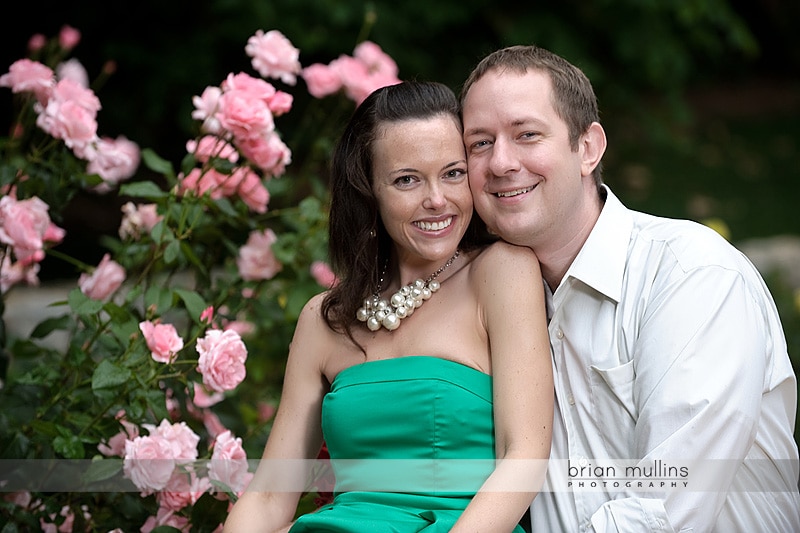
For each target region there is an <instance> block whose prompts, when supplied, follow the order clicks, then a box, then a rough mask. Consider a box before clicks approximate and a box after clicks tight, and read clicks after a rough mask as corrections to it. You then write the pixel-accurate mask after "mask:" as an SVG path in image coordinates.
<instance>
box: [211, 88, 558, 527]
mask: <svg viewBox="0 0 800 533" xmlns="http://www.w3.org/2000/svg"><path fill="white" fill-rule="evenodd" d="M332 169H333V172H332V203H331V212H330V252H331V259H332V264H333V268H334V271H335V272H336V273H337V275H338V276H339V279H340V282H339V284H338V285H337V286H336V287H334V288H333V289H331V290H330V291H328V292H326V293H323V294H320V295H318V296H316V297H314V298H312V299H311V300H310V301H309V302H308V304H307V305H306V306H305V308H304V309H303V312H302V313H301V315H300V318H299V320H298V323H297V329H296V331H295V336H294V340H293V341H292V345H291V348H290V351H289V357H288V361H287V366H286V375H285V380H284V385H283V394H282V396H281V400H280V405H279V408H278V413H277V415H276V418H275V422H274V425H273V428H272V431H271V433H270V436H269V440H268V442H267V445H266V447H265V450H264V455H263V460H262V461H261V463H260V465H259V468H258V470H257V471H256V474H255V476H254V479H253V481H252V482H251V484H250V487H248V490H247V491H246V492H245V493H244V494H243V495H242V497H241V498H240V499H239V500H238V502H237V503H236V505H235V506H234V508H233V510H232V512H231V515H230V517H229V518H228V521H227V523H226V525H225V531H226V532H227V531H230V532H236V533H239V532H242V531H286V530H289V528H291V532H292V533H299V532H306V531H309V532H310V531H370V532H376V531H408V532H411V531H425V532H433V531H454V532H458V531H491V532H502V531H521V528H520V527H519V526H518V523H519V520H520V518H521V517H522V516H523V514H524V513H525V512H526V511H527V509H528V506H529V505H530V503H531V501H532V499H533V497H534V496H535V491H536V490H537V489H538V487H539V486H540V485H539V482H540V481H541V479H543V472H542V468H541V466H542V464H543V463H546V459H547V457H548V454H549V450H550V431H551V424H552V419H553V388H552V387H553V385H552V373H551V362H550V361H551V359H550V350H549V343H548V338H547V330H546V326H545V315H544V312H545V310H544V296H543V288H542V285H541V283H540V282H539V281H538V280H539V279H540V278H541V275H540V272H539V266H538V262H537V260H536V257H535V256H534V255H533V254H532V252H531V251H530V250H529V249H526V248H520V247H514V246H511V245H508V244H506V243H502V242H495V243H491V244H486V243H481V242H480V240H479V232H478V231H477V228H478V223H479V222H480V221H479V220H478V219H477V218H476V219H475V220H474V221H473V220H472V212H473V210H472V196H471V194H470V190H469V185H468V180H467V163H466V156H465V151H464V147H463V143H462V133H461V123H460V120H459V117H458V104H457V100H456V98H455V96H454V95H453V93H452V91H450V89H448V88H447V87H445V86H444V85H441V84H436V83H416V82H406V83H402V84H399V85H394V86H390V87H385V88H383V89H379V90H378V91H376V92H374V93H373V94H372V95H371V96H370V97H368V98H367V99H366V100H365V101H364V102H363V103H362V104H361V105H360V106H359V107H358V109H356V111H355V113H354V115H353V117H352V118H351V120H350V122H349V123H348V125H347V127H346V129H345V131H344V134H343V136H342V138H341V140H340V142H339V144H338V146H337V147H336V150H335V152H334V157H333V167H332ZM415 280H418V281H416V284H415ZM323 437H324V438H325V441H326V443H327V445H328V450H329V452H330V455H331V459H332V463H333V466H334V471H335V474H336V483H337V485H336V497H335V500H334V502H333V504H331V505H327V506H324V507H322V508H321V509H319V510H317V511H316V512H314V513H311V514H307V515H304V516H301V517H300V518H298V520H297V521H296V522H295V523H294V525H292V520H293V518H294V515H295V512H296V506H297V503H298V499H299V497H300V495H301V492H300V491H301V490H302V488H298V487H297V482H298V480H303V479H305V476H306V475H307V474H308V472H307V466H303V465H308V464H309V463H310V461H292V460H297V459H304V460H308V459H313V458H315V457H317V454H318V452H319V450H320V445H321V443H322V441H323ZM495 457H496V458H497V459H501V460H502V461H498V462H497V463H496V464H495V461H494V459H495ZM346 459H358V460H361V461H365V462H359V461H356V462H355V463H352V462H348V461H344V460H346ZM398 459H400V460H401V461H400V462H399V463H398V461H397V460H398ZM337 461H338V463H341V464H342V466H337V465H338V463H337ZM398 465H399V466H398ZM295 466H296V468H295ZM287 487H288V488H287Z"/></svg>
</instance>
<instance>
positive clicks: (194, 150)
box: [186, 135, 239, 163]
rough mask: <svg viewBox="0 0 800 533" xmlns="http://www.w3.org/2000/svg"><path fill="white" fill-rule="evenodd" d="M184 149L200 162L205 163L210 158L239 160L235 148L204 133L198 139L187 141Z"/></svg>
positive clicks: (232, 161) (233, 161)
mask: <svg viewBox="0 0 800 533" xmlns="http://www.w3.org/2000/svg"><path fill="white" fill-rule="evenodd" d="M186 151H187V152H189V153H190V154H192V155H194V158H195V159H197V160H198V161H200V162H201V163H207V162H208V161H209V160H211V159H212V158H219V159H227V160H228V161H230V162H231V163H236V162H237V161H238V160H239V152H237V151H236V148H234V147H233V146H232V145H231V144H230V143H229V142H227V141H225V140H224V139H220V138H219V137H216V136H215V135H204V136H203V137H201V138H200V140H199V141H197V140H194V139H192V140H190V141H187V142H186Z"/></svg>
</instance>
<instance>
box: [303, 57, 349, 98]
mask: <svg viewBox="0 0 800 533" xmlns="http://www.w3.org/2000/svg"><path fill="white" fill-rule="evenodd" d="M301 74H302V76H303V79H304V80H305V81H306V86H307V87H308V92H309V94H310V95H311V96H313V97H314V98H324V97H325V96H328V95H330V94H333V93H335V92H337V91H338V90H339V89H341V88H342V78H340V77H339V73H338V72H337V71H336V69H333V68H331V67H330V66H328V65H323V64H322V63H314V64H313V65H309V66H307V67H306V68H304V69H303V72H302V73H301Z"/></svg>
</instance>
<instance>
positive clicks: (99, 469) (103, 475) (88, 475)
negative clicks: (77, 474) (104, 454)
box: [81, 458, 122, 484]
mask: <svg viewBox="0 0 800 533" xmlns="http://www.w3.org/2000/svg"><path fill="white" fill-rule="evenodd" d="M121 470H122V459H115V458H98V459H97V460H93V461H92V462H91V464H90V465H89V468H87V469H86V471H85V472H84V473H83V475H82V476H81V477H82V479H83V481H84V482H85V483H87V484H91V483H95V482H97V481H104V480H106V479H109V478H111V477H113V476H115V475H117V474H118V473H119V472H120V471H121Z"/></svg>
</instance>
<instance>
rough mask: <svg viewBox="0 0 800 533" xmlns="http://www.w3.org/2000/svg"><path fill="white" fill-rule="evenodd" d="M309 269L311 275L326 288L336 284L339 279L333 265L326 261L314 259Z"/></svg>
mask: <svg viewBox="0 0 800 533" xmlns="http://www.w3.org/2000/svg"><path fill="white" fill-rule="evenodd" d="M309 270H310V271H311V277H313V278H314V280H316V282H317V283H319V284H320V285H322V286H323V287H325V288H326V289H330V288H331V287H334V286H336V284H337V283H338V281H339V280H337V279H336V274H334V273H333V270H331V267H330V266H328V263H325V262H324V261H314V262H313V263H311V268H310V269H309Z"/></svg>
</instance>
